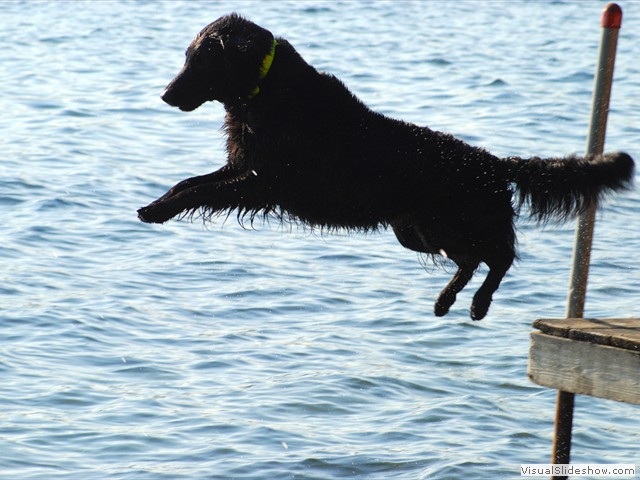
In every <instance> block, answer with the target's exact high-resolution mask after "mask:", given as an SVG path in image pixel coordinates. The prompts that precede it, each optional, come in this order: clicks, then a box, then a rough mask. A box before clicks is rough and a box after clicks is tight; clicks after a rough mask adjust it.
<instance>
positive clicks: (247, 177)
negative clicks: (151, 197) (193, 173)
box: [138, 171, 261, 223]
mask: <svg viewBox="0 0 640 480" xmlns="http://www.w3.org/2000/svg"><path fill="white" fill-rule="evenodd" d="M216 173H217V172H214V173H213V174H210V175H211V177H209V178H213V179H214V181H211V182H204V181H203V179H206V178H207V177H208V176H207V175H204V176H203V177H194V179H196V178H199V179H200V180H199V181H197V182H193V183H192V185H193V186H189V185H188V184H185V185H183V186H184V188H181V189H179V190H177V191H176V192H173V193H171V192H172V191H173V189H172V190H170V191H169V192H168V193H167V194H165V195H163V196H162V197H160V198H159V199H158V200H156V201H155V202H153V203H151V204H149V205H147V206H146V207H143V208H141V209H140V210H138V218H140V220H142V221H143V222H146V223H164V222H166V221H167V220H169V219H171V218H173V217H175V216H176V215H179V214H181V213H183V212H186V211H190V210H196V209H198V208H201V207H202V208H205V209H207V210H208V212H210V213H213V212H217V211H224V210H233V209H234V208H256V207H257V206H259V205H260V203H261V202H260V194H259V192H260V191H261V189H260V183H259V179H258V176H257V175H256V174H255V172H253V171H249V172H245V173H243V174H242V175H240V176H237V177H234V178H230V179H227V180H224V181H215V178H216V176H215V174H216ZM194 179H189V180H186V181H185V182H189V181H190V180H194ZM182 183H184V182H181V183H180V184H178V185H181V184H182ZM178 185H176V187H177V186H178ZM176 187H174V188H176ZM169 193H171V194H169Z"/></svg>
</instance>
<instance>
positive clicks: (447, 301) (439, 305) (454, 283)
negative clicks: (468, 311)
mask: <svg viewBox="0 0 640 480" xmlns="http://www.w3.org/2000/svg"><path fill="white" fill-rule="evenodd" d="M449 258H450V259H451V260H453V261H454V262H455V263H456V264H457V265H458V271H457V272H456V273H455V275H454V276H453V278H452V279H451V281H450V282H449V283H448V284H447V286H446V287H444V290H442V292H441V293H440V296H439V297H438V301H436V305H435V307H434V309H433V312H434V313H435V315H436V317H442V316H444V315H446V314H447V313H448V312H449V309H450V308H451V305H453V304H454V303H455V301H456V295H458V293H460V292H461V291H462V289H463V288H464V287H465V286H466V285H467V283H469V280H471V277H473V274H474V272H475V271H476V269H477V268H478V265H479V264H480V262H479V261H477V260H473V259H471V258H468V257H461V258H457V257H453V256H450V257H449Z"/></svg>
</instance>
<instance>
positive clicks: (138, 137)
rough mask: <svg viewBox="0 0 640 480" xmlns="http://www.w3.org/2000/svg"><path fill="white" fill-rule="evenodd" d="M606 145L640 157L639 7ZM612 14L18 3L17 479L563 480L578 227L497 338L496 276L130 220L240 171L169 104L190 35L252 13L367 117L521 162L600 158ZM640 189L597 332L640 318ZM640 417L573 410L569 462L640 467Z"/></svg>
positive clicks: (8, 300)
mask: <svg viewBox="0 0 640 480" xmlns="http://www.w3.org/2000/svg"><path fill="white" fill-rule="evenodd" d="M621 5H622V7H623V8H624V11H625V19H624V23H623V29H622V30H621V35H620V41H619V53H618V58H617V64H616V81H615V85H614V88H613V97H612V109H611V115H610V118H609V129H608V136H607V148H608V149H609V150H614V149H616V150H617V149H619V150H626V151H628V152H629V153H631V154H632V155H633V156H635V157H636V158H640V147H639V139H640V95H639V94H638V92H640V67H639V65H640V63H639V62H638V58H639V55H638V54H639V50H638V45H640V37H639V35H638V31H640V4H638V3H634V2H631V1H627V2H621ZM603 6H604V3H601V2H553V3H550V2H515V1H514V2H498V1H493V2H471V1H461V2H426V1H425V2H412V3H406V2H382V1H381V2H367V3H359V2H334V1H327V2H313V1H305V2H250V1H237V2H216V3H204V2H169V1H163V2H130V1H127V2H107V1H104V2H86V3H85V2H75V1H73V2H71V1H69V2H63V1H56V2H19V1H12V2H2V3H0V28H1V32H2V35H0V84H1V85H2V93H1V94H0V107H1V110H2V115H1V116H0V128H1V131H2V138H3V142H2V144H3V147H2V160H1V161H0V209H1V212H2V218H3V221H2V229H1V230H0V258H1V265H2V268H0V309H1V310H0V379H1V384H2V388H1V389H0V478H2V479H12V480H13V479H73V480H76V479H77V480H86V479H136V480H138V479H205V478H211V479H231V478H241V479H333V478H362V479H365V478H366V479H382V478H401V479H463V478H464V479H490V478H509V479H511V478H519V465H520V464H521V463H546V462H547V461H548V458H549V453H550V448H551V435H552V429H553V413H554V406H555V392H554V391H551V390H548V389H545V388H541V387H538V386H536V385H534V384H532V383H531V382H530V381H529V380H528V379H527V375H526V369H527V357H528V347H529V333H530V331H531V330H532V328H531V322H532V321H533V320H535V319H536V318H540V317H547V318H549V317H551V318H553V317H562V316H563V314H564V304H565V296H566V289H567V284H568V276H569V265H570V257H571V251H572V243H573V225H572V224H569V225H564V226H557V225H550V226H547V227H546V229H544V230H543V231H540V230H538V229H536V228H534V227H535V226H534V225H533V224H532V223H531V222H528V221H526V219H522V221H520V222H519V229H520V251H521V260H520V262H519V263H518V264H517V265H516V266H515V267H514V268H513V269H512V270H511V271H510V273H509V274H508V276H507V277H506V279H505V281H504V283H503V285H502V288H501V289H500V290H499V292H498V294H497V295H496V298H495V302H494V304H493V307H492V309H491V311H490V314H489V316H488V317H487V318H486V319H485V320H483V321H482V322H475V323H474V322H472V321H471V320H469V318H468V306H469V303H470V301H471V296H472V293H473V291H474V287H477V286H478V285H479V282H480V280H481V279H480V278H476V279H475V280H474V282H473V283H472V285H471V286H470V287H469V289H468V291H465V292H463V293H462V294H461V295H460V298H459V300H458V303H457V304H456V305H455V307H454V308H453V309H452V311H451V313H450V314H449V315H448V316H447V317H445V318H435V317H434V316H433V315H432V313H431V312H432V308H433V302H434V300H435V297H436V295H437V293H438V292H439V291H440V289H441V288H442V287H443V286H444V284H445V283H446V282H447V281H448V277H449V275H450V273H451V272H447V271H442V270H440V269H433V268H428V269H427V271H425V269H424V268H423V267H421V265H420V262H419V258H417V256H416V254H414V253H412V252H409V251H407V250H404V249H403V248H402V247H400V246H399V245H398V244H397V242H396V241H395V239H394V237H393V235H392V234H391V233H390V232H382V233H380V234H376V235H373V234H372V235H367V236H359V235H347V234H344V233H343V234H340V233H337V234H331V235H319V234H317V233H314V232H308V231H305V230H303V229H298V228H296V227H290V226H279V225H277V224H276V223H272V224H271V225H265V226H262V225H256V228H255V230H251V229H247V230H244V229H242V228H241V227H239V226H238V225H237V224H236V223H235V222H234V221H232V220H228V221H226V222H223V221H221V220H220V221H216V222H214V223H212V224H209V225H207V226H205V227H203V226H202V224H201V223H199V222H195V223H188V222H170V223H168V224H166V225H161V226H155V225H154V226H150V225H145V224H142V223H140V222H139V221H138V220H137V218H136V209H137V208H138V207H140V206H142V205H144V204H146V203H148V202H149V201H150V200H151V199H154V198H156V197H157V196H158V195H160V194H161V193H163V192H164V191H165V190H166V189H167V188H168V187H169V186H171V185H173V184H174V183H175V182H176V181H178V180H181V179H183V178H185V177H187V176H192V175H195V174H201V173H206V172H209V171H211V170H213V169H215V168H218V167H219V166H220V165H221V164H222V163H223V162H224V161H225V160H224V152H223V137H222V133H221V132H220V130H219V128H220V125H221V121H222V116H223V110H222V108H221V106H220V105H214V104H207V105H205V106H204V107H202V108H200V109H199V110H197V111H195V112H193V113H189V114H186V113H182V112H180V111H178V110H176V109H171V108H170V107H168V106H167V105H165V104H164V103H163V102H162V101H161V100H160V99H159V93H160V91H161V90H162V88H163V87H164V85H165V84H166V83H167V82H168V81H169V80H170V79H171V78H172V77H173V75H174V74H175V73H177V71H178V70H179V68H180V67H181V64H182V60H183V52H184V50H185V48H186V46H187V45H188V43H189V41H190V40H191V39H192V38H193V36H194V35H195V34H196V33H197V32H198V31H199V30H200V29H201V28H202V27H203V26H204V25H206V24H207V23H209V22H211V21H213V20H214V19H216V18H217V17H219V16H220V15H222V14H225V13H229V12H231V11H239V12H241V13H243V14H245V15H247V16H248V17H249V18H251V19H252V20H254V21H255V22H257V23H259V24H261V25H263V26H264V27H266V28H268V29H270V30H271V31H273V32H274V33H275V34H277V35H280V36H284V37H286V38H287V39H289V40H290V41H291V43H292V44H293V45H294V46H296V48H297V49H298V50H299V52H300V53H301V54H302V55H303V56H304V57H305V59H306V60H307V61H309V62H310V63H312V64H313V65H315V66H316V67H317V68H319V69H322V70H325V71H329V72H332V73H334V74H335V75H337V76H338V77H340V78H342V79H343V80H344V81H345V83H346V84H347V85H348V86H349V87H350V88H351V89H352V90H353V91H354V92H355V93H356V94H357V95H358V96H359V97H360V98H362V99H363V100H364V101H365V102H366V103H367V104H368V105H370V106H371V107H372V108H374V109H376V110H379V111H381V112H383V113H385V114H388V115H390V116H393V117H398V118H403V119H405V120H408V121H412V122H416V123H419V124H424V125H429V126H430V127H432V128H434V129H438V130H446V131H449V132H452V133H454V134H456V135H458V136H459V137H461V138H463V139H465V140H467V141H469V142H471V143H474V144H476V145H481V146H484V147H486V148H489V149H490V150H492V151H493V152H495V153H497V154H500V155H523V156H526V155H564V154H570V153H574V152H582V151H583V150H584V147H585V138H586V130H587V123H588V118H589V110H590V104H591V90H592V83H593V72H594V71H595V61H596V53H597V48H598V42H599V36H600V32H599V21H600V10H601V9H602V7H603ZM639 208H640V194H639V193H638V191H634V192H631V193H630V194H626V195H623V196H618V197H616V198H612V199H611V201H610V202H609V203H608V204H607V206H606V208H605V209H604V210H603V211H602V213H601V214H599V216H598V225H597V228H596V239H595V245H594V252H593V258H592V260H593V265H592V269H591V279H590V284H589V293H588V299H587V308H586V314H587V315H589V316H596V317H612V316H613V317H632V316H638V313H639V312H638V299H639V298H640V281H638V277H639V272H640V260H639V259H638V258H639V257H638V251H640V234H639V231H638V225H640V222H639V221H638V216H639V213H638V212H639ZM638 418H639V411H638V408H637V407H633V406H630V405H625V404H620V403H615V402H608V401H603V400H597V399H592V398H588V397H579V398H578V399H577V410H576V419H575V434H574V448H573V460H574V461H575V462H576V463H587V462H591V463H640V461H638V459H639V455H640V454H639V453H638V445H639V444H640V433H638V432H640V422H639V421H638Z"/></svg>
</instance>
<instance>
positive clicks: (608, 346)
mask: <svg viewBox="0 0 640 480" xmlns="http://www.w3.org/2000/svg"><path fill="white" fill-rule="evenodd" d="M533 326H534V327H535V328H537V329H538V330H540V331H537V332H532V333H531V349H530V352H529V372H528V374H529V378H530V379H531V380H532V381H533V382H534V383H537V384H538V385H542V386H545V387H550V388H555V389H556V390H560V391H563V392H571V393H577V394H582V395H591V396H593V397H600V398H608V399H610V400H616V401H619V402H626V403H633V404H636V405H640V318H611V319H585V318H568V319H561V320H560V319H555V320H552V319H541V320H536V321H535V322H534V324H533Z"/></svg>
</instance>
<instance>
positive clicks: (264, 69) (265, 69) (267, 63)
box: [248, 38, 278, 100]
mask: <svg viewBox="0 0 640 480" xmlns="http://www.w3.org/2000/svg"><path fill="white" fill-rule="evenodd" d="M277 44H278V42H277V40H276V39H275V38H274V39H273V44H272V45H271V50H270V51H269V53H267V54H266V55H265V57H264V59H263V60H262V65H260V71H259V74H258V84H257V85H256V86H255V87H254V88H253V90H251V92H249V97H248V100H251V99H252V98H253V97H255V96H256V95H258V94H259V93H260V84H261V83H262V80H264V77H266V76H267V74H268V73H269V69H270V68H271V64H272V63H273V57H274V55H275V54H276V45H277Z"/></svg>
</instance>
